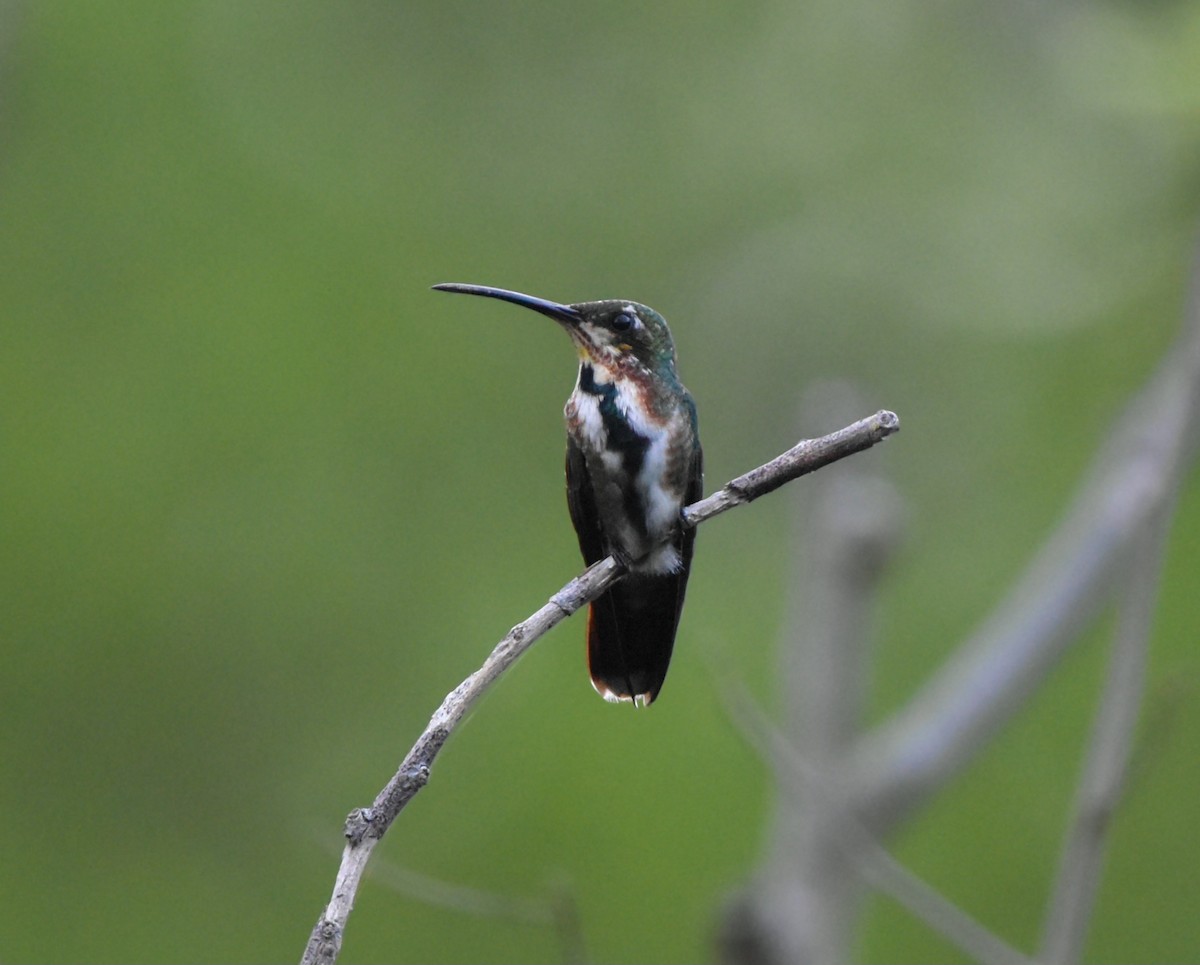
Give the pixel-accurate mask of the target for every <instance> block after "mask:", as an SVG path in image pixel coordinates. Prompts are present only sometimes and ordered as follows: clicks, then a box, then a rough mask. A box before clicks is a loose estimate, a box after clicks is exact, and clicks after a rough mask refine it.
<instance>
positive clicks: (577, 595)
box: [301, 410, 900, 965]
mask: <svg viewBox="0 0 1200 965" xmlns="http://www.w3.org/2000/svg"><path fill="white" fill-rule="evenodd" d="M899 428H900V420H899V418H898V417H897V416H896V414H895V413H893V412H888V411H886V410H883V411H880V412H877V413H876V414H875V415H873V416H870V417H869V418H866V419H861V420H859V421H858V422H855V423H854V424H852V425H849V426H847V427H846V428H844V429H840V430H838V431H837V432H833V433H830V434H829V435H827V436H822V437H821V438H819V439H807V440H803V441H801V442H799V443H797V444H796V445H795V446H793V447H792V448H791V449H789V450H788V451H787V452H785V453H783V454H782V455H780V456H777V457H776V458H775V459H772V460H771V461H770V462H769V463H766V464H765V465H762V466H759V467H758V468H757V469H753V470H751V471H750V472H748V473H745V474H744V475H741V476H738V477H737V478H736V479H733V480H731V481H730V482H729V483H727V484H726V485H725V486H724V487H723V488H722V489H720V490H719V491H717V492H716V493H713V494H712V495H711V496H708V497H706V498H705V499H702V500H700V501H699V502H696V503H693V504H692V505H691V506H688V507H687V508H685V509H684V510H683V514H682V515H683V523H684V525H685V526H689V527H691V526H698V525H699V524H700V523H702V522H705V521H706V520H709V519H711V518H712V517H714V516H717V515H719V514H720V513H723V512H725V511H726V510H729V509H733V508H734V507H735V506H741V505H745V504H746V503H749V502H751V501H753V500H754V499H757V498H758V497H759V496H763V495H765V494H767V493H769V492H772V491H774V490H775V489H778V488H779V487H780V486H782V485H784V484H785V483H787V482H790V481H791V480H793V479H797V478H798V477H800V476H803V475H805V474H807V473H810V472H813V471H815V470H817V469H820V468H821V467H822V466H826V465H828V464H829V463H832V462H836V461H837V460H838V459H842V458H845V457H846V456H849V455H852V454H854V453H856V452H861V451H862V450H864V449H868V448H870V447H871V446H873V445H876V444H877V443H879V442H881V441H882V440H884V439H885V438H887V437H888V436H890V435H892V434H893V433H894V432H896V431H898V430H899ZM622 575H623V571H622V569H621V567H620V565H619V564H618V563H617V562H616V560H614V559H613V558H612V557H611V556H610V557H608V558H607V559H604V560H601V561H600V562H599V563H595V564H593V565H592V566H590V567H588V569H587V570H585V571H584V572H583V573H582V574H580V575H579V576H577V577H575V579H573V580H571V581H570V582H569V583H567V585H566V586H564V587H563V588H562V589H561V590H559V591H558V592H557V593H555V594H554V596H552V597H551V598H550V601H549V602H548V603H547V604H546V605H545V606H543V607H542V608H541V609H539V610H538V611H537V612H536V613H534V614H533V615H532V616H530V617H529V618H528V619H526V620H524V621H523V622H521V623H519V624H517V625H516V626H515V627H513V628H512V629H511V630H510V631H509V632H508V633H507V634H506V635H505V637H504V639H502V640H501V641H500V642H499V643H498V644H497V645H496V647H495V649H493V650H492V652H491V653H490V654H489V655H488V658H487V659H486V660H485V661H484V662H483V665H482V666H481V667H480V668H479V669H478V670H477V671H475V673H473V674H471V676H469V677H468V678H467V679H466V680H464V681H463V682H462V683H461V684H459V685H458V686H457V687H456V688H455V689H454V690H453V691H451V692H450V694H449V695H447V697H446V699H445V700H443V701H442V704H441V706H440V707H439V708H438V709H437V711H436V712H435V713H434V715H433V717H432V718H431V719H430V721H429V726H428V727H426V728H425V730H424V732H422V734H421V736H420V737H419V738H417V742H416V743H415V744H414V745H413V747H412V749H411V750H410V751H409V752H408V754H407V756H406V757H405V758H404V761H403V762H402V763H401V765H400V768H399V770H397V772H396V773H395V775H393V777H392V779H391V780H390V781H388V783H387V785H386V786H385V787H384V788H383V790H382V791H380V793H379V795H378V796H377V797H376V798H375V801H374V803H373V804H372V805H371V806H370V807H369V808H359V809H356V810H354V811H352V812H351V813H350V815H349V817H348V818H347V819H346V827H345V835H346V847H345V849H344V851H343V854H342V862H341V866H340V867H339V869H338V873H337V878H336V880H335V882H334V888H333V896H332V898H331V899H330V901H329V904H328V905H327V906H326V908H325V911H324V913H323V914H322V916H321V918H320V919H319V920H318V921H317V923H316V925H315V926H314V927H313V930H312V934H311V935H310V937H309V940H308V945H307V946H306V948H305V950H304V955H303V958H302V959H301V961H302V963H304V965H311V963H317V962H321V963H331V962H334V961H336V959H337V955H338V952H339V951H340V949H341V943H342V936H343V934H344V931H345V927H346V921H347V919H348V918H349V915H350V911H351V909H352V908H353V906H354V899H355V895H356V894H357V892H358V886H359V884H360V882H361V881H362V876H363V872H364V871H365V869H366V864H367V861H368V860H369V858H370V855H371V851H372V849H373V848H374V847H375V844H376V842H378V841H379V839H380V838H382V837H383V835H384V834H385V833H386V832H387V829H388V828H389V827H390V826H391V824H392V822H393V821H394V820H395V819H396V816H397V815H398V814H399V813H400V811H401V810H402V809H403V808H404V806H405V805H406V804H408V802H409V801H410V800H412V798H413V797H414V796H415V795H416V794H417V792H418V791H420V790H421V788H422V787H424V786H425V784H426V783H427V782H428V780H429V772H430V769H431V768H432V767H433V762H434V759H435V758H436V757H437V755H438V752H439V751H440V750H441V749H442V747H443V745H444V744H445V743H446V740H447V739H448V738H449V737H450V735H451V734H452V733H453V732H454V729H455V728H456V727H457V726H458V724H459V723H460V722H461V721H462V720H463V718H464V717H465V716H466V715H467V713H468V712H469V711H470V710H471V708H472V707H474V706H475V704H476V703H477V702H478V700H479V699H480V698H481V697H482V696H483V694H484V693H485V692H486V691H487V689H488V688H489V687H490V686H491V685H492V684H493V683H494V682H495V681H496V680H497V679H498V678H499V677H500V675H501V674H502V673H504V671H505V670H507V669H508V668H509V667H510V666H512V664H513V663H514V662H515V661H516V660H517V658H518V657H520V656H521V655H522V654H523V653H524V652H525V651H526V650H528V649H529V648H530V647H531V646H532V645H533V644H534V643H535V642H536V641H537V640H538V639H539V638H540V637H541V636H542V635H543V634H545V633H546V632H547V631H549V630H551V629H552V628H553V627H555V626H557V625H558V624H559V623H561V622H562V621H563V620H565V619H566V618H567V617H568V616H570V615H571V614H572V613H574V612H575V611H576V610H578V609H580V608H581V607H583V606H584V605H586V604H587V603H589V602H591V601H592V600H594V599H595V598H596V597H598V596H599V595H600V594H601V593H603V592H604V591H605V590H606V589H607V588H608V587H610V586H611V585H612V584H613V583H615V582H616V581H617V580H619V579H620V578H621V576H622Z"/></svg>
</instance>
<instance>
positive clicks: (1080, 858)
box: [1039, 264, 1200, 965]
mask: <svg viewBox="0 0 1200 965" xmlns="http://www.w3.org/2000/svg"><path fill="white" fill-rule="evenodd" d="M1197 267H1198V269H1200V264H1198V266H1197ZM1193 284H1194V285H1197V286H1200V273H1198V274H1197V276H1196V277H1195V278H1194V280H1193ZM1198 298H1200V290H1197V291H1194V292H1193V295H1192V299H1193V301H1192V305H1191V322H1192V331H1191V338H1190V339H1187V340H1185V346H1187V345H1188V344H1190V346H1191V349H1192V351H1193V353H1195V352H1198V351H1200V303H1198V302H1197V299H1198ZM1193 360H1194V356H1193ZM1170 388H1171V390H1172V391H1173V393H1174V398H1172V399H1170V400H1168V402H1169V404H1167V405H1166V406H1164V408H1163V411H1162V412H1161V413H1160V427H1159V432H1160V433H1161V434H1162V436H1163V437H1164V438H1165V439H1166V440H1168V441H1169V442H1172V443H1173V446H1172V447H1171V452H1172V455H1173V458H1172V459H1171V460H1170V461H1169V462H1168V464H1167V465H1166V467H1165V475H1166V489H1165V492H1163V494H1162V496H1161V498H1159V499H1158V500H1157V501H1156V503H1155V509H1154V512H1153V513H1152V514H1151V515H1150V517H1149V518H1148V519H1147V523H1146V526H1145V528H1144V529H1143V530H1142V531H1141V532H1140V533H1139V534H1138V535H1137V537H1136V538H1135V539H1134V540H1133V541H1132V545H1131V547H1130V552H1129V561H1128V567H1127V570H1126V572H1125V574H1124V575H1125V579H1126V583H1125V585H1124V587H1123V588H1122V590H1121V593H1120V597H1119V607H1118V615H1117V627H1116V632H1115V636H1114V639H1113V644H1112V655H1111V657H1110V658H1109V665H1108V676H1107V679H1106V681H1105V686H1104V693H1103V695H1102V697H1101V700H1100V706H1099V707H1098V709H1097V711H1096V717H1095V721H1094V723H1093V725H1092V737H1091V744H1090V746H1089V747H1088V754H1087V761H1086V763H1085V766H1084V770H1083V775H1082V777H1081V778H1080V782H1079V788H1078V790H1077V792H1076V800H1075V810H1074V814H1073V816H1072V819H1071V826H1070V828H1069V829H1068V831H1067V835H1066V842H1065V845H1064V848H1063V853H1062V858H1061V860H1060V862H1059V868H1058V878H1057V880H1056V881H1055V886H1054V894H1053V896H1052V897H1051V900H1050V905H1049V908H1048V910H1047V914H1046V920H1045V923H1044V925H1043V934H1042V948H1041V954H1040V956H1039V958H1040V960H1041V961H1043V962H1047V963H1055V965H1067V963H1071V962H1078V961H1079V960H1080V958H1081V957H1082V954H1083V945H1084V941H1085V939H1086V938H1087V932H1088V925H1089V924H1090V921H1091V917H1092V910H1093V908H1094V906H1095V897H1096V890H1097V888H1098V886H1099V883H1100V878H1101V867H1102V865H1103V861H1104V844H1105V840H1106V838H1107V834H1108V829H1109V826H1110V823H1111V818H1112V815H1113V813H1114V812H1115V811H1116V808H1117V805H1118V804H1119V803H1120V799H1121V796H1122V794H1123V792H1124V788H1125V782H1126V775H1127V772H1128V768H1129V761H1130V758H1131V755H1132V747H1133V734H1134V730H1135V729H1136V726H1137V719H1138V711H1139V708H1140V706H1141V702H1142V691H1143V688H1144V685H1145V676H1146V655H1147V651H1148V650H1149V644H1150V630H1151V625H1152V624H1153V620H1154V607H1155V602H1156V600H1157V596H1158V587H1159V582H1160V579H1161V576H1162V563H1163V556H1164V552H1165V547H1166V542H1167V532H1168V529H1169V524H1170V521H1171V515H1172V513H1173V511H1174V506H1175V503H1176V501H1177V497H1178V491H1179V486H1180V484H1181V482H1182V477H1183V474H1184V469H1185V464H1186V459H1185V455H1184V453H1185V450H1186V448H1187V439H1188V434H1189V429H1190V426H1189V423H1188V419H1189V418H1190V417H1191V416H1192V415H1193V414H1194V413H1195V412H1196V411H1197V409H1198V408H1200V378H1192V379H1190V380H1189V379H1187V378H1185V377H1184V375H1183V374H1181V375H1180V376H1179V377H1178V378H1176V379H1175V380H1174V381H1172V382H1171V384H1170Z"/></svg>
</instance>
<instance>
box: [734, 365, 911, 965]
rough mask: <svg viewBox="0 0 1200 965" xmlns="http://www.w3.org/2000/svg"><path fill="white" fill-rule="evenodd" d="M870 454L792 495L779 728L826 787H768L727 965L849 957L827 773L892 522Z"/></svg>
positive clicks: (829, 406) (820, 406)
mask: <svg viewBox="0 0 1200 965" xmlns="http://www.w3.org/2000/svg"><path fill="white" fill-rule="evenodd" d="M856 410H858V411H861V400H860V398H859V393H858V392H857V391H856V390H855V389H854V388H853V387H852V386H850V385H848V384H846V383H844V382H820V383H816V384H814V385H813V386H811V387H810V388H809V390H808V391H806V392H805V398H804V400H803V402H802V403H801V407H800V411H801V412H802V413H804V418H805V419H806V420H807V419H809V418H813V417H815V419H816V421H817V423H818V424H828V423H829V422H835V421H836V420H838V419H839V418H844V417H845V414H846V413H847V412H853V411H856ZM881 456H882V453H871V454H868V455H865V456H864V457H863V458H861V459H853V460H848V461H846V462H842V463H840V464H839V465H837V466H831V467H829V469H828V470H826V471H824V472H822V473H821V474H820V475H819V476H817V477H816V478H815V479H814V480H813V482H812V484H811V485H809V486H803V487H796V488H795V489H794V490H792V493H793V495H792V496H791V497H790V498H791V501H792V502H793V504H794V506H795V513H794V518H795V535H794V537H793V539H792V545H793V547H794V549H795V558H794V560H793V562H792V566H791V568H790V572H789V574H788V578H787V585H788V588H789V592H788V593H787V599H788V609H787V618H786V620H785V626H784V629H783V633H782V634H781V638H780V661H779V670H780V674H779V679H780V696H781V697H782V700H781V704H780V706H781V722H780V727H779V729H780V733H781V735H782V736H783V737H784V738H785V739H786V740H787V741H788V742H789V743H790V744H791V745H792V746H793V747H794V748H795V749H796V753H797V754H799V755H801V756H803V758H804V759H805V760H807V761H809V762H810V763H811V764H812V765H813V767H815V768H816V769H817V770H818V771H819V772H821V773H823V774H824V775H825V776H826V778H827V780H826V781H825V783H824V785H823V787H822V793H819V794H818V793H810V792H808V791H805V792H803V793H801V792H800V791H798V790H796V789H793V788H789V787H786V786H784V782H782V781H780V782H778V783H779V787H778V789H777V793H776V794H775V795H774V798H775V800H774V812H775V813H774V818H773V820H772V822H771V827H770V829H769V831H768V834H767V843H766V848H765V853H764V855H763V858H762V861H761V865H760V868H759V870H758V871H757V872H756V874H755V876H754V879H753V880H752V881H751V882H750V883H749V884H747V885H746V887H745V889H744V890H743V891H742V892H741V893H740V894H739V895H738V896H737V897H736V899H735V900H734V901H732V902H730V903H729V905H728V906H727V907H728V916H729V917H728V920H727V921H726V922H725V924H724V927H723V930H722V937H723V939H725V940H726V941H727V942H728V944H727V945H726V947H725V948H724V949H723V953H724V957H725V959H726V960H727V961H738V962H747V961H754V962H762V963H766V962H779V963H782V962H795V963H809V965H828V963H832V962H841V961H846V960H847V959H848V957H849V950H850V943H851V928H852V924H853V921H854V917H855V911H856V908H857V905H858V901H859V898H860V896H861V894H862V892H863V885H862V881H861V877H862V876H861V875H857V874H855V868H854V865H853V862H852V861H850V860H847V843H846V842H845V841H844V840H843V838H844V836H843V835H842V834H840V831H839V829H840V827H841V822H842V820H843V817H844V815H845V813H846V810H847V808H848V807H849V805H850V802H849V801H847V800H846V798H845V792H846V790H847V789H846V787H845V785H844V783H843V782H841V781H840V780H839V779H838V775H839V774H840V773H841V771H840V765H841V763H842V761H843V760H844V759H845V756H846V753H847V749H848V748H850V747H852V746H853V742H854V740H855V739H856V738H857V736H858V734H859V731H860V728H861V722H860V715H861V708H862V702H863V695H864V692H865V689H866V686H865V684H866V679H867V666H868V660H869V652H870V642H871V638H872V624H873V616H874V611H875V607H874V602H875V596H876V590H877V587H878V581H879V577H880V575H881V574H882V573H883V570H884V567H885V565H886V563H887V561H888V559H889V558H890V556H891V554H892V552H893V551H894V550H895V548H896V547H897V545H898V543H899V537H900V531H901V518H902V516H903V506H902V503H901V499H900V497H899V495H898V494H897V493H896V491H895V489H894V487H892V486H891V485H890V483H888V482H887V481H886V480H885V479H884V478H883V476H882V474H881V473H880V472H879V470H878V468H877V467H878V465H879V459H880V457H881Z"/></svg>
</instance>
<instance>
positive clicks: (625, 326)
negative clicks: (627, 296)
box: [612, 312, 637, 332]
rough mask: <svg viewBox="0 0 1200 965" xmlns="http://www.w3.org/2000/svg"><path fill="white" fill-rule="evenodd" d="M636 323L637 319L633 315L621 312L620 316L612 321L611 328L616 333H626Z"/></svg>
mask: <svg viewBox="0 0 1200 965" xmlns="http://www.w3.org/2000/svg"><path fill="white" fill-rule="evenodd" d="M636 321H637V319H636V318H635V317H634V316H633V315H630V314H629V312H621V314H619V315H617V316H616V317H615V318H614V319H613V320H612V327H613V330H614V331H617V332H628V331H629V330H630V329H631V328H633V326H634V323H635V322H636Z"/></svg>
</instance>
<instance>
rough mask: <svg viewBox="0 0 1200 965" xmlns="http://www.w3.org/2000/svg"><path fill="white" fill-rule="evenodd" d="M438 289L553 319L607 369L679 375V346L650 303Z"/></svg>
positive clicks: (586, 356) (583, 353)
mask: <svg viewBox="0 0 1200 965" xmlns="http://www.w3.org/2000/svg"><path fill="white" fill-rule="evenodd" d="M433 287H434V288H436V289H437V290H438V291H447V292H461V293H463V294H466V295H483V296H484V297H486V298H499V299H500V300H501V301H506V302H512V303H513V304H514V305H523V306H524V307H525V308H531V309H533V310H534V311H535V312H540V313H541V314H543V315H548V316H549V317H550V318H553V319H554V320H555V321H556V322H558V323H559V324H560V325H561V326H562V327H563V328H564V329H565V330H566V332H567V334H568V335H570V336H571V341H572V342H573V343H574V344H575V348H576V351H578V352H579V357H580V359H581V360H583V361H585V362H590V363H592V364H593V365H598V366H602V367H604V368H612V367H616V366H618V365H621V364H623V363H627V362H630V361H636V362H638V363H640V364H641V366H642V367H643V368H646V369H649V370H650V371H652V372H657V373H660V374H669V375H671V376H674V374H675V344H674V342H673V341H672V340H671V330H670V329H669V328H667V322H666V319H664V318H663V317H662V316H661V315H660V314H658V312H656V311H655V310H654V309H653V308H650V307H649V306H648V305H642V304H640V303H638V302H630V301H621V300H617V299H609V300H607V301H600V302H577V303H575V304H573V305H565V304H561V303H559V302H552V301H547V300H546V299H544V298H537V297H535V296H533V295H523V294H521V293H520V292H513V291H508V290H506V289H503V288H489V287H487V286H485V285H459V284H443V285H434V286H433Z"/></svg>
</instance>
